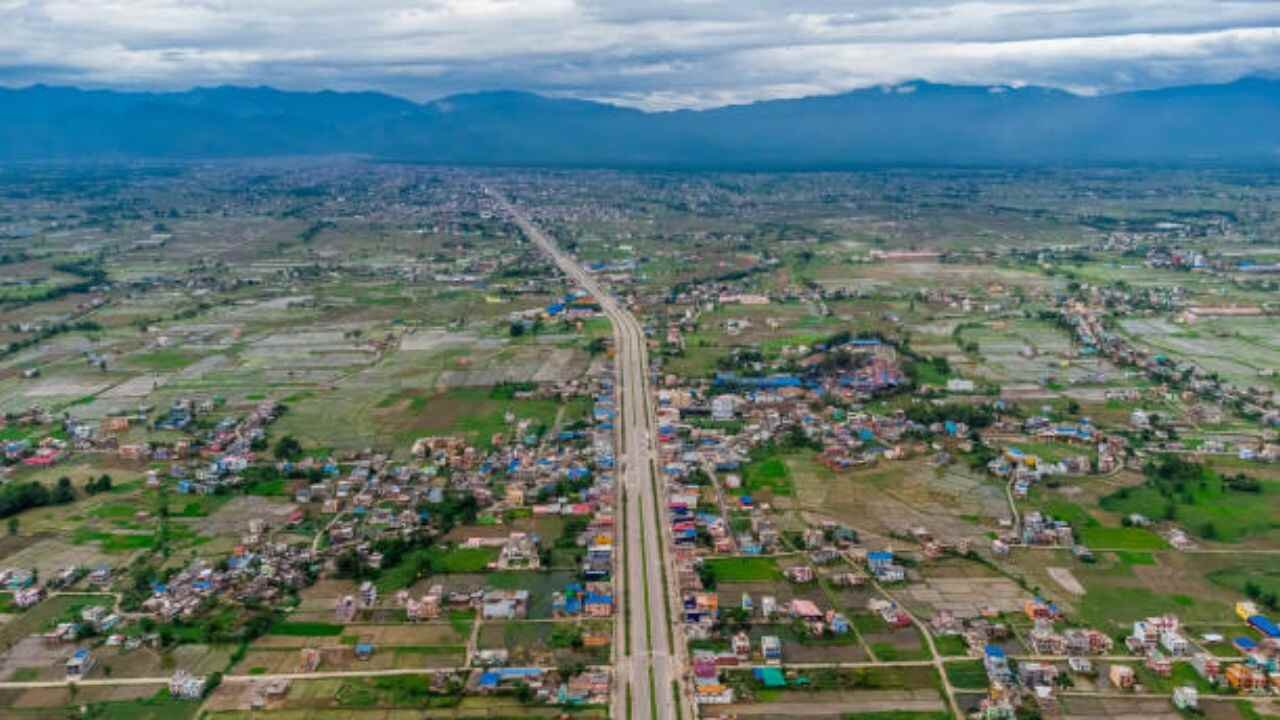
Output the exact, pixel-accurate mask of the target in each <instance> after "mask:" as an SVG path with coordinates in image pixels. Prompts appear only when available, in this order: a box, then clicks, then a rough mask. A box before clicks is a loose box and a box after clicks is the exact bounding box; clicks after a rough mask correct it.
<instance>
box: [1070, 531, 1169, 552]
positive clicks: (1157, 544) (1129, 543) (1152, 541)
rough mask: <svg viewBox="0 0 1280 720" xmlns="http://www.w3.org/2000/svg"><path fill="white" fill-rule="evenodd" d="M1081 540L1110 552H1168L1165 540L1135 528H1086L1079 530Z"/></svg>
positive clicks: (1090, 545)
mask: <svg viewBox="0 0 1280 720" xmlns="http://www.w3.org/2000/svg"><path fill="white" fill-rule="evenodd" d="M1079 535H1080V540H1081V541H1082V542H1083V543H1084V544H1085V545H1088V546H1089V547H1090V548H1106V549H1108V550H1167V549H1168V548H1169V543H1167V542H1165V540H1164V538H1162V537H1160V536H1159V535H1157V534H1155V533H1154V532H1152V531H1150V530H1147V529H1146V528H1134V527H1128V528H1127V527H1102V526H1095V527H1086V528H1082V529H1080V530H1079Z"/></svg>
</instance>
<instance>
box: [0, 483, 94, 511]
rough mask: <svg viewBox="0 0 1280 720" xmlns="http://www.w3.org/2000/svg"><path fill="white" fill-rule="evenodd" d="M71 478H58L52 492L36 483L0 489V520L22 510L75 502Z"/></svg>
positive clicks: (11, 484) (12, 484)
mask: <svg viewBox="0 0 1280 720" xmlns="http://www.w3.org/2000/svg"><path fill="white" fill-rule="evenodd" d="M75 498H76V495H75V491H74V490H72V489H71V478H67V477H62V478H58V484H57V485H56V486H54V489H53V490H52V491H50V490H49V488H47V487H45V486H44V485H41V484H40V483H38V482H34V481H33V482H25V483H10V484H8V485H5V486H3V487H0V518H7V517H12V516H14V515H17V514H18V513H21V512H22V511H24V510H30V509H31V508H37V507H44V506H45V505H65V504H66V503H69V502H71V501H72V500H75Z"/></svg>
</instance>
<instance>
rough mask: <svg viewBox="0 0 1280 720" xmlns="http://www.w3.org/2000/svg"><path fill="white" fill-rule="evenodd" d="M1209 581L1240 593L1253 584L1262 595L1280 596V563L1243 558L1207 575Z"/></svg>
mask: <svg viewBox="0 0 1280 720" xmlns="http://www.w3.org/2000/svg"><path fill="white" fill-rule="evenodd" d="M1206 577H1207V578H1208V579H1209V582H1211V583H1213V584H1215V585H1218V586H1221V587H1226V588H1231V589H1232V590H1234V591H1236V592H1238V593H1245V592H1246V589H1245V588H1246V587H1247V586H1249V585H1253V586H1254V587H1256V588H1257V589H1258V592H1259V594H1260V595H1262V596H1266V595H1270V596H1276V597H1280V565H1277V564H1276V563H1275V562H1274V561H1273V560H1270V559H1265V558H1263V559H1241V562H1240V563H1239V564H1236V565H1231V566H1229V567H1224V568H1219V569H1217V570H1214V571H1212V572H1210V573H1209V574H1208V575H1207V576H1206Z"/></svg>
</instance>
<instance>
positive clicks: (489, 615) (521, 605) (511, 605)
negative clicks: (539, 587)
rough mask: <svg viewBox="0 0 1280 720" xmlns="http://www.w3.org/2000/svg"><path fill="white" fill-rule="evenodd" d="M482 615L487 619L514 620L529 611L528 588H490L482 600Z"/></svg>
mask: <svg viewBox="0 0 1280 720" xmlns="http://www.w3.org/2000/svg"><path fill="white" fill-rule="evenodd" d="M481 603H482V604H481V606H480V616H481V617H482V618H484V619H485V620H514V619H516V618H523V617H524V616H525V615H526V614H527V613H528V607H529V591H528V590H490V591H489V592H486V593H485V594H484V597H483V598H482V600H481Z"/></svg>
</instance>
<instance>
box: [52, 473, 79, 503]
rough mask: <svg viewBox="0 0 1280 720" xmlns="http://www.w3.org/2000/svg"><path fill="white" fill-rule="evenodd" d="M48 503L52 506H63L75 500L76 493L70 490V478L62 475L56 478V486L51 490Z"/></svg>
mask: <svg viewBox="0 0 1280 720" xmlns="http://www.w3.org/2000/svg"><path fill="white" fill-rule="evenodd" d="M49 499H50V501H52V502H53V504H54V505H65V504H67V503H69V502H71V501H73V500H75V499H76V491H75V490H73V489H71V478H69V477H67V476H66V475H63V476H62V477H60V478H58V484H57V485H55V486H54V488H53V494H52V495H50V496H49Z"/></svg>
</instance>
